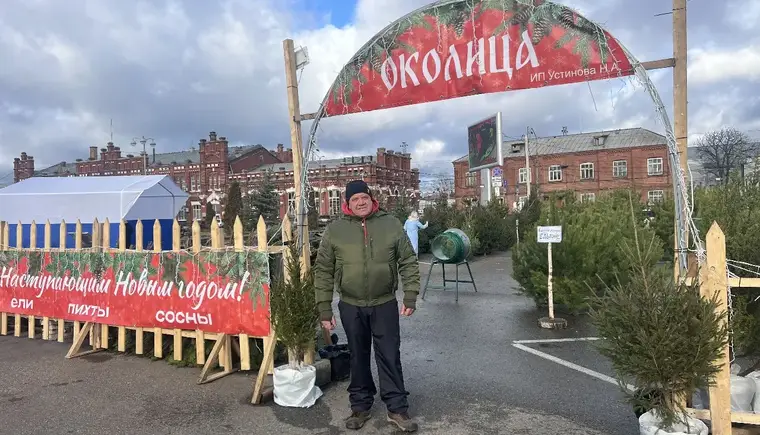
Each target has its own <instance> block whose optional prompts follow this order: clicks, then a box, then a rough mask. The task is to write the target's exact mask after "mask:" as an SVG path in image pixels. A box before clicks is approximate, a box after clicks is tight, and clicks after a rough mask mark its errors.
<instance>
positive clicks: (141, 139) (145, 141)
mask: <svg viewBox="0 0 760 435" xmlns="http://www.w3.org/2000/svg"><path fill="white" fill-rule="evenodd" d="M148 141H150V146H151V148H156V140H155V139H153V138H152V137H145V136H142V137H134V138H132V143H130V145H132V146H133V147H136V146H137V143H138V142H140V143H141V144H142V148H143V149H142V153H141V154H140V155H141V156H142V157H143V175H147V174H148V151H147V148H146V145H148Z"/></svg>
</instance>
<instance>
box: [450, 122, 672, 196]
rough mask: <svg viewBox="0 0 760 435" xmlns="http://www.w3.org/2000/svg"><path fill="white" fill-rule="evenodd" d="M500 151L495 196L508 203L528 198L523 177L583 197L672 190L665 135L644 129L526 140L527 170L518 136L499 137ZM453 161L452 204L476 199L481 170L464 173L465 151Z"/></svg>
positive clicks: (655, 193)
mask: <svg viewBox="0 0 760 435" xmlns="http://www.w3.org/2000/svg"><path fill="white" fill-rule="evenodd" d="M502 153H503V155H504V163H503V165H502V166H501V168H502V171H503V174H502V179H503V184H502V186H501V187H500V188H498V189H497V190H498V192H494V196H495V197H499V198H502V200H503V201H505V202H506V203H507V204H509V205H510V206H516V205H518V204H520V203H521V202H522V201H524V200H525V199H526V198H527V196H526V195H527V184H526V182H527V181H528V180H531V184H532V185H533V187H532V189H535V188H537V189H538V192H540V193H542V194H547V193H549V192H558V191H571V192H574V193H575V194H576V195H578V197H579V199H580V200H582V201H593V200H594V199H595V198H596V195H598V194H599V193H601V192H604V191H606V190H611V189H617V188H628V187H633V188H635V189H636V190H638V191H640V192H641V197H642V200H643V201H657V200H660V199H661V198H662V197H663V196H664V195H665V194H666V192H668V191H669V190H671V189H672V180H671V176H670V165H669V161H668V151H667V142H666V139H665V137H664V136H662V135H659V134H657V133H654V132H652V131H649V130H646V129H643V128H630V129H621V130H611V131H602V132H595V133H581V134H573V135H564V136H553V137H543V138H538V139H531V140H530V141H529V144H528V154H529V165H530V174H529V173H528V172H529V171H528V170H527V169H526V165H525V145H524V142H523V141H513V142H504V143H503V144H502ZM453 164H454V196H455V199H456V203H457V204H458V205H461V204H468V203H477V202H478V201H479V199H480V189H481V187H480V186H481V184H482V183H481V179H480V178H481V177H480V171H478V172H474V173H470V172H468V170H469V164H468V159H467V156H464V157H461V158H459V159H457V160H455V161H454V162H453Z"/></svg>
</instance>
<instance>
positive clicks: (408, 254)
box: [314, 206, 420, 320]
mask: <svg viewBox="0 0 760 435" xmlns="http://www.w3.org/2000/svg"><path fill="white" fill-rule="evenodd" d="M346 212H348V213H346ZM344 214H345V216H343V217H342V218H341V219H339V220H337V221H334V222H332V223H330V224H329V225H328V226H327V228H326V229H325V231H324V233H323V235H322V241H321V242H320V244H319V251H318V252H317V259H316V261H315V263H314V285H315V287H316V290H315V292H316V301H317V308H318V309H319V314H320V319H321V320H330V319H332V317H333V312H332V300H333V290H334V288H335V284H337V286H338V292H339V294H340V298H341V300H342V301H343V302H345V303H347V304H351V305H355V306H360V307H368V306H376V305H381V304H384V303H386V302H389V301H391V300H394V299H395V298H396V290H398V276H399V273H400V274H401V281H402V282H403V286H404V305H405V306H406V307H407V308H415V304H416V301H417V295H418V294H419V292H420V268H419V264H418V263H417V256H416V255H415V253H414V250H413V249H412V245H411V243H410V242H409V239H408V238H407V236H406V233H405V232H404V228H403V226H402V225H401V222H400V221H399V220H398V219H397V218H396V217H394V216H393V215H390V214H388V213H386V212H384V211H382V210H378V209H377V206H375V211H374V212H373V213H372V214H370V215H369V216H367V217H366V218H363V219H362V218H360V217H357V216H354V215H352V214H350V211H348V210H347V208H345V207H344Z"/></svg>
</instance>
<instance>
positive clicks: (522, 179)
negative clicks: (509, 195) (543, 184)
mask: <svg viewBox="0 0 760 435" xmlns="http://www.w3.org/2000/svg"><path fill="white" fill-rule="evenodd" d="M517 182H518V183H519V184H527V183H528V182H530V172H529V171H528V168H520V170H519V171H518V173H517Z"/></svg>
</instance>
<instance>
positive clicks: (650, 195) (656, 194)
mask: <svg viewBox="0 0 760 435" xmlns="http://www.w3.org/2000/svg"><path fill="white" fill-rule="evenodd" d="M663 199H665V192H663V191H662V190H650V191H649V192H647V201H648V202H649V203H650V204H654V203H656V202H662V200H663Z"/></svg>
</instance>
